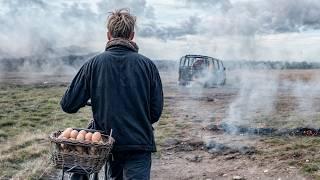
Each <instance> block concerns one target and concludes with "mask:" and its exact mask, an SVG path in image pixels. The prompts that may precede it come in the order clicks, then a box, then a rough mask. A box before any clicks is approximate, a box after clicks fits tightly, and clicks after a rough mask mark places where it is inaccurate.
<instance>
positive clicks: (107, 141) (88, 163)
mask: <svg viewBox="0 0 320 180" xmlns="http://www.w3.org/2000/svg"><path fill="white" fill-rule="evenodd" d="M75 130H78V131H80V130H86V131H87V132H92V133H93V132H101V131H97V130H92V129H75ZM61 133H62V131H56V132H53V133H52V134H50V136H49V140H50V142H51V143H50V144H51V147H50V149H51V161H52V163H53V165H54V167H55V168H57V169H63V170H64V171H66V172H74V173H79V174H91V173H98V172H99V171H100V169H101V168H102V166H103V165H104V164H105V162H106V161H107V159H108V155H109V153H110V151H111V149H112V145H113V143H114V139H113V138H112V137H110V136H108V135H104V134H102V132H101V134H102V143H92V142H86V141H83V142H79V141H73V140H68V139H67V140H65V139H58V136H59V135H60V134H61Z"/></svg>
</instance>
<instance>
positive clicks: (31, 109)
mask: <svg viewBox="0 0 320 180" xmlns="http://www.w3.org/2000/svg"><path fill="white" fill-rule="evenodd" d="M65 90H66V87H61V86H35V85H0V143H1V146H0V169H1V171H0V179H10V178H13V179H19V178H20V179H39V178H40V176H41V175H42V174H43V173H44V172H45V171H48V169H47V167H48V164H49V160H48V154H49V153H48V152H49V141H48V135H49V134H50V133H51V132H53V131H55V130H59V129H65V128H67V127H86V126H87V124H88V122H89V120H90V119H92V117H91V110H90V108H88V107H86V108H83V109H81V110H80V111H79V112H78V113H76V114H66V113H64V112H63V111H62V110H61V109H60V105H59V102H60V99H61V97H62V95H63V93H64V91H65ZM170 117H171V115H170V111H169V106H168V105H166V104H165V107H164V112H163V115H162V117H161V119H160V121H159V123H158V125H157V127H156V128H155V129H156V130H155V137H156V141H157V143H158V142H159V144H161V143H163V141H164V140H165V139H166V138H168V137H174V136H175V135H176V133H177V131H176V128H177V127H176V123H175V121H174V120H173V119H171V118H170ZM177 126H178V127H185V125H179V124H178V125H177ZM158 150H159V151H158V152H159V154H158V155H160V151H161V146H158Z"/></svg>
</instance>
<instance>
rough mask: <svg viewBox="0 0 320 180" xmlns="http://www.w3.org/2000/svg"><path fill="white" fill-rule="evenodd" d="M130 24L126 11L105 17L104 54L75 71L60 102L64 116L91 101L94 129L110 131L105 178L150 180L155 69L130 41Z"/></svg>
mask: <svg viewBox="0 0 320 180" xmlns="http://www.w3.org/2000/svg"><path fill="white" fill-rule="evenodd" d="M135 22H136V19H135V17H134V16H132V15H131V14H130V12H129V11H128V10H126V9H121V10H116V11H114V12H113V13H111V15H110V16H109V17H108V23H107V29H108V33H107V37H108V40H109V41H108V42H107V45H106V49H105V51H104V52H103V53H101V54H99V55H97V56H95V57H93V58H92V59H90V60H89V61H88V62H86V63H85V64H84V65H83V66H82V67H81V69H80V71H79V72H78V74H77V75H76V76H75V78H74V79H73V81H72V83H71V85H70V86H69V88H68V90H67V91H66V93H65V95H64V96H63V98H62V100H61V107H62V109H63V110H64V111H65V112H67V113H75V112H77V111H78V110H79V109H80V108H81V107H83V106H85V104H86V103H87V101H88V100H89V99H91V104H92V112H93V118H94V123H93V127H94V129H98V130H102V131H104V132H105V133H106V134H109V133H110V130H111V129H112V132H113V133H112V136H113V138H114V139H115V145H114V148H113V150H112V156H113V158H112V159H113V160H110V161H109V162H108V170H107V175H108V177H109V179H120V180H121V179H139V180H143V179H150V168H151V152H155V151H156V145H155V141H154V134H153V127H152V124H153V123H155V122H157V121H158V120H159V118H160V115H161V112H162V108H163V92H162V84H161V79H160V76H159V72H158V70H157V68H156V66H155V65H154V64H153V62H152V61H151V60H150V59H148V58H147V57H145V56H143V55H141V54H139V53H138V46H137V45H136V43H134V42H133V41H132V40H133V38H134V35H135V33H134V26H135Z"/></svg>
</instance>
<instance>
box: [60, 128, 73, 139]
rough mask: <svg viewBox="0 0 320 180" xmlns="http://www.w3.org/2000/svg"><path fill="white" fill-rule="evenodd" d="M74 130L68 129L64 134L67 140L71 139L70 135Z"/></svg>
mask: <svg viewBox="0 0 320 180" xmlns="http://www.w3.org/2000/svg"><path fill="white" fill-rule="evenodd" d="M72 130H73V129H72V128H67V129H65V130H64V131H63V132H62V135H63V137H66V138H67V139H69V138H70V133H71V132H72Z"/></svg>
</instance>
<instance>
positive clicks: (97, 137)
mask: <svg viewBox="0 0 320 180" xmlns="http://www.w3.org/2000/svg"><path fill="white" fill-rule="evenodd" d="M100 139H101V133H99V132H95V133H93V135H92V142H99V141H100Z"/></svg>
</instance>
